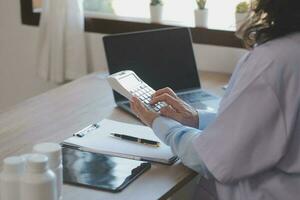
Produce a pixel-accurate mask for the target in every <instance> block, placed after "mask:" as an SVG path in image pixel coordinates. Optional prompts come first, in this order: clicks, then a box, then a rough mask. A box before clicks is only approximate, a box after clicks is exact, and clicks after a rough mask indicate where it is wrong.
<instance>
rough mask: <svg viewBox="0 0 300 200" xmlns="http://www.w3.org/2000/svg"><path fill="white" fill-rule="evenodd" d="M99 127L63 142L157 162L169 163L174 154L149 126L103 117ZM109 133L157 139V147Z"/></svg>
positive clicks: (94, 150) (106, 152)
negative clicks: (122, 138) (158, 143)
mask: <svg viewBox="0 0 300 200" xmlns="http://www.w3.org/2000/svg"><path fill="white" fill-rule="evenodd" d="M99 124H100V127H99V128H98V129H97V130H95V131H91V132H89V133H87V134H86V135H85V136H84V137H76V136H73V137H71V138H69V139H67V140H65V141H64V142H65V143H66V144H72V145H76V146H79V147H82V149H85V150H90V151H93V152H99V153H104V154H109V155H116V156H121V157H126V158H132V159H140V158H143V159H146V160H152V161H157V162H163V163H169V160H170V159H171V158H172V157H173V156H174V155H173V153H172V152H171V149H170V147H169V146H167V145H165V144H164V143H163V142H161V141H160V140H159V138H158V137H156V135H155V134H154V132H153V131H152V129H151V128H149V127H146V126H140V125H133V124H128V123H122V122H117V121H113V120H108V119H104V120H102V121H101V122H100V123H99ZM111 133H119V134H125V135H130V136H134V137H138V138H144V139H149V140H154V141H159V142H160V146H159V147H153V146H149V145H145V144H139V143H135V142H131V141H126V140H121V139H118V138H116V137H113V136H111V135H110V134H111Z"/></svg>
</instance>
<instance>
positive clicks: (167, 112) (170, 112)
mask: <svg viewBox="0 0 300 200" xmlns="http://www.w3.org/2000/svg"><path fill="white" fill-rule="evenodd" d="M160 114H161V115H162V116H165V117H168V118H171V119H174V120H176V121H180V115H179V113H177V112H176V111H175V110H174V109H173V108H172V107H171V106H166V107H164V108H162V109H161V110H160Z"/></svg>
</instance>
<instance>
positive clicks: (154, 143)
mask: <svg viewBox="0 0 300 200" xmlns="http://www.w3.org/2000/svg"><path fill="white" fill-rule="evenodd" d="M111 135H112V136H114V137H117V138H120V139H122V140H128V141H131V142H137V143H141V144H146V145H151V146H155V147H159V145H160V143H159V142H157V141H153V140H147V139H143V138H137V137H133V136H130V135H123V134H118V133H111Z"/></svg>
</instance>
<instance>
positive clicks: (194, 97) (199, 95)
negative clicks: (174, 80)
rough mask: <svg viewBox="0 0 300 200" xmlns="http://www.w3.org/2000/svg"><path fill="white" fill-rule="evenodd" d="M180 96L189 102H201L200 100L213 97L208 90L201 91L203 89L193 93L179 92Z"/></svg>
mask: <svg viewBox="0 0 300 200" xmlns="http://www.w3.org/2000/svg"><path fill="white" fill-rule="evenodd" d="M178 97H179V98H181V99H182V100H184V101H185V102H187V103H195V102H199V101H200V100H203V99H209V98H213V96H212V95H210V94H208V93H207V92H204V91H201V90H199V91H195V92H191V93H184V94H179V95H178Z"/></svg>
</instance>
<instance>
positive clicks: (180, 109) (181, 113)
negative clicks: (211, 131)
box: [151, 87, 199, 128]
mask: <svg viewBox="0 0 300 200" xmlns="http://www.w3.org/2000/svg"><path fill="white" fill-rule="evenodd" d="M158 102H165V103H166V104H168V106H166V107H164V108H162V109H161V110H160V114H161V115H162V116H165V117H169V118H171V119H174V120H176V121H178V122H180V123H181V124H183V125H186V126H190V127H194V128H198V127H199V116H198V112H197V110H196V109H194V108H193V107H192V106H190V105H189V104H187V103H186V102H184V101H183V100H181V99H180V98H179V97H178V96H177V95H176V94H175V92H174V91H173V90H172V89H171V88H169V87H166V88H163V89H160V90H157V91H156V92H155V93H154V94H153V96H152V101H151V104H156V103H158Z"/></svg>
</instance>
